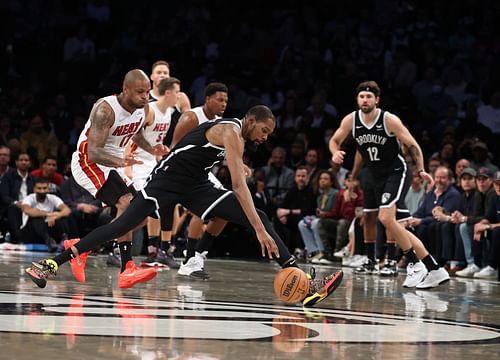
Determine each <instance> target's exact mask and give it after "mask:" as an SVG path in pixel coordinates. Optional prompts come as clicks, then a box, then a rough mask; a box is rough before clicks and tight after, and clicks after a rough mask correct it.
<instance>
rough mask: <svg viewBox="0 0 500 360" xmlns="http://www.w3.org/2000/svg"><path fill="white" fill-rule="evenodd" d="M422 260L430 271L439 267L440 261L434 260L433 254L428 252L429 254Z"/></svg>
mask: <svg viewBox="0 0 500 360" xmlns="http://www.w3.org/2000/svg"><path fill="white" fill-rule="evenodd" d="M422 262H423V263H424V265H425V267H426V268H427V270H429V271H432V270H437V269H439V265H438V263H437V262H436V260H434V258H433V257H432V255H431V254H427V256H426V257H424V258H423V259H422Z"/></svg>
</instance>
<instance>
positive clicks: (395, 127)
mask: <svg viewBox="0 0 500 360" xmlns="http://www.w3.org/2000/svg"><path fill="white" fill-rule="evenodd" d="M386 124H387V130H388V131H389V132H390V133H393V134H394V135H396V137H397V138H398V139H399V141H400V142H401V143H403V144H405V145H406V147H407V149H408V155H409V156H410V157H411V158H412V159H413V161H414V163H415V164H416V166H417V171H418V175H419V176H420V177H421V178H423V179H425V180H428V181H429V184H434V179H433V178H432V176H431V175H429V174H428V173H427V172H426V171H425V167H424V156H423V154H422V149H420V146H419V145H418V143H417V141H416V140H415V138H414V137H413V136H412V134H410V132H409V131H408V129H407V128H406V126H404V125H403V123H402V122H401V120H400V119H399V118H398V117H397V116H396V115H394V114H387V117H386Z"/></svg>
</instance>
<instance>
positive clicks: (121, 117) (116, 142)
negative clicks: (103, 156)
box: [77, 95, 145, 157]
mask: <svg viewBox="0 0 500 360" xmlns="http://www.w3.org/2000/svg"><path fill="white" fill-rule="evenodd" d="M103 101H106V102H107V103H108V104H109V105H110V106H111V108H112V109H113V112H114V113H115V121H114V123H113V126H111V128H110V129H109V134H108V138H107V139H106V144H105V145H104V149H103V151H105V152H106V153H108V154H111V155H114V156H117V157H123V150H124V149H125V146H126V145H127V144H128V142H129V141H130V139H131V138H132V136H134V135H135V134H137V132H138V131H139V130H140V129H141V127H142V125H143V122H144V120H145V111H144V109H137V110H135V111H134V112H133V113H132V114H131V113H129V112H128V111H127V110H125V109H124V108H123V107H122V106H121V105H120V103H119V102H118V98H117V97H116V95H111V96H106V97H104V98H102V99H100V100H98V101H97V102H96V103H95V104H94V107H93V108H92V112H91V114H92V113H93V112H94V109H95V107H96V106H97V105H99V104H100V103H102V102H103ZM90 125H91V120H90V118H89V119H88V120H87V122H86V124H85V127H84V129H83V131H82V132H81V134H80V137H79V138H78V145H77V151H78V152H79V153H84V154H85V155H86V152H87V146H86V144H87V141H88V134H89V129H90Z"/></svg>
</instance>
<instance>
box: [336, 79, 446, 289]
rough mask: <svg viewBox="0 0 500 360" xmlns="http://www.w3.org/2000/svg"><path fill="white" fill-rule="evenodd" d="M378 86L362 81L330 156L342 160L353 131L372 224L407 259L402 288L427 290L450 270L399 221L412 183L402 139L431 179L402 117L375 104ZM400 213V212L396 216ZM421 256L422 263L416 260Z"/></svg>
mask: <svg viewBox="0 0 500 360" xmlns="http://www.w3.org/2000/svg"><path fill="white" fill-rule="evenodd" d="M379 100H380V88H379V86H378V85H377V83H376V82H374V81H366V82H363V83H361V84H359V85H358V87H357V89H356V101H357V104H358V107H359V109H358V110H357V111H355V112H352V113H350V114H349V115H347V116H345V117H344V119H342V122H341V124H340V127H339V128H338V129H337V131H335V133H334V134H333V136H332V138H331V139H330V151H331V153H332V160H333V162H334V163H336V164H342V162H343V161H344V156H345V151H343V150H341V144H342V142H343V141H344V140H345V139H346V137H347V136H348V135H349V134H352V137H353V138H354V142H355V144H356V147H357V149H358V151H359V153H360V154H361V156H362V157H363V162H364V164H365V166H366V168H367V169H366V178H367V183H366V184H365V188H364V189H363V190H364V211H365V213H366V216H367V217H368V218H372V219H371V220H372V221H368V223H370V224H374V225H375V224H376V223H375V221H374V220H375V219H376V214H377V212H378V218H379V220H380V222H381V223H382V224H383V225H384V226H385V228H386V229H387V232H388V233H389V235H390V236H391V237H392V238H394V239H396V241H397V243H398V245H399V246H400V248H401V250H402V251H403V253H404V254H405V255H406V258H407V259H408V261H409V264H408V266H407V277H406V279H405V281H404V282H403V286H404V287H417V288H419V289H426V288H431V287H435V286H438V285H439V284H440V283H442V282H444V281H446V280H449V278H450V277H449V275H448V272H447V271H446V270H445V269H443V268H440V267H439V266H438V264H437V263H436V261H435V260H434V258H433V257H432V256H431V255H430V254H429V253H428V251H427V250H426V249H425V247H424V245H423V244H422V242H421V241H420V240H419V239H418V238H417V237H416V236H415V235H413V234H412V233H411V232H410V231H408V230H406V229H405V228H404V227H403V225H401V224H400V223H399V222H398V221H397V220H396V216H397V213H400V214H407V213H408V209H407V208H406V205H405V203H404V199H405V196H406V193H407V192H408V189H409V187H410V183H411V172H410V169H409V166H408V165H407V163H406V161H405V159H404V157H403V156H402V153H401V143H402V144H404V145H406V146H407V149H408V151H409V154H410V156H411V157H412V158H413V160H414V161H415V163H416V164H417V166H418V169H419V170H418V173H419V175H420V176H421V177H422V178H424V179H426V180H428V181H429V182H430V183H433V179H432V177H431V176H430V175H429V174H428V173H427V172H425V170H424V159H423V156H422V150H421V149H420V146H419V145H418V144H417V142H416V141H415V139H414V138H413V136H412V135H411V134H410V132H409V131H408V129H407V128H406V127H405V126H404V125H403V123H402V122H401V120H400V119H399V118H398V117H397V116H396V115H394V114H391V113H389V112H387V111H384V110H382V109H379V108H378V103H379ZM401 217H404V215H403V216H398V218H401ZM419 260H421V261H419Z"/></svg>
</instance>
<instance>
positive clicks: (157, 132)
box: [137, 102, 174, 162]
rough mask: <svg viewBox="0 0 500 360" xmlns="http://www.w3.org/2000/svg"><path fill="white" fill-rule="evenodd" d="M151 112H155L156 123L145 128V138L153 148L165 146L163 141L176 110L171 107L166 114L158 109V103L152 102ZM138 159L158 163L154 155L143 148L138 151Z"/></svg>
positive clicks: (150, 105)
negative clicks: (160, 145)
mask: <svg viewBox="0 0 500 360" xmlns="http://www.w3.org/2000/svg"><path fill="white" fill-rule="evenodd" d="M149 111H153V112H154V121H153V124H151V125H148V126H146V127H144V131H143V135H144V138H145V139H146V140H147V142H148V143H150V144H151V146H155V145H157V144H163V139H164V138H165V136H166V135H167V132H168V129H169V128H170V122H171V119H172V113H173V112H174V108H173V107H169V108H168V109H167V110H166V111H165V112H162V111H161V110H160V109H158V103H157V102H152V103H149ZM137 158H140V159H141V160H155V162H156V159H155V157H154V156H153V155H151V154H150V153H148V152H146V151H144V150H143V149H141V148H138V149H137Z"/></svg>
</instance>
